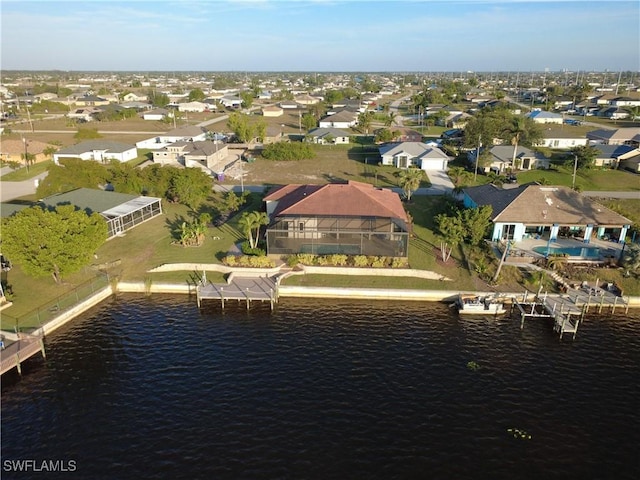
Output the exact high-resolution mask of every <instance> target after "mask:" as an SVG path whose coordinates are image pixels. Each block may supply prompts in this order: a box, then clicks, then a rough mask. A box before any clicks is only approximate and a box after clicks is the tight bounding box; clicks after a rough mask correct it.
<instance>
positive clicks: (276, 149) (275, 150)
mask: <svg viewBox="0 0 640 480" xmlns="http://www.w3.org/2000/svg"><path fill="white" fill-rule="evenodd" d="M315 155H316V153H315V151H314V150H313V148H312V147H311V146H310V145H308V144H306V143H301V142H292V143H283V142H280V143H273V144H271V145H267V146H266V147H265V149H264V150H263V151H262V156H263V157H264V158H266V159H267V160H284V161H291V160H304V159H307V158H314V157H315Z"/></svg>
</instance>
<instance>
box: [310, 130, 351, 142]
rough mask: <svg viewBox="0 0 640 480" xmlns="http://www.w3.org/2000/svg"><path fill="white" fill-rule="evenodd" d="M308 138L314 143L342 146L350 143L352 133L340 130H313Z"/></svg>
mask: <svg viewBox="0 0 640 480" xmlns="http://www.w3.org/2000/svg"><path fill="white" fill-rule="evenodd" d="M306 136H307V138H308V139H309V140H310V141H311V142H312V143H318V144H321V145H327V144H329V145H334V144H336V145H340V144H347V143H349V136H350V133H349V132H345V131H344V130H340V129H339V128H313V129H311V130H309V133H308V134H307V135H306Z"/></svg>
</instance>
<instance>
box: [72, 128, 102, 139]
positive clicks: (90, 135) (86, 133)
mask: <svg viewBox="0 0 640 480" xmlns="http://www.w3.org/2000/svg"><path fill="white" fill-rule="evenodd" d="M73 138H75V139H76V140H94V139H96V138H102V135H101V134H100V133H99V132H98V129H97V128H83V127H80V128H78V131H77V132H76V133H75V134H74V135H73Z"/></svg>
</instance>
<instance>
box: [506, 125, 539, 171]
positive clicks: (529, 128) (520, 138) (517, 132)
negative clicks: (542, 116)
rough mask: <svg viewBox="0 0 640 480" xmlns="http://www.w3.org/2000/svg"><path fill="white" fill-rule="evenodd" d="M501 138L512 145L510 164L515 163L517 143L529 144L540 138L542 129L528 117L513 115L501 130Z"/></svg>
mask: <svg viewBox="0 0 640 480" xmlns="http://www.w3.org/2000/svg"><path fill="white" fill-rule="evenodd" d="M502 138H504V139H505V140H507V141H508V142H510V143H511V145H513V157H512V164H515V160H516V155H517V153H518V145H526V146H531V145H533V144H534V143H536V142H538V141H539V140H541V139H542V129H541V128H540V126H539V125H538V124H537V123H535V122H534V121H533V120H531V119H530V118H526V117H521V116H513V117H512V118H511V119H510V121H509V122H508V123H507V124H506V125H505V126H504V128H503V130H502Z"/></svg>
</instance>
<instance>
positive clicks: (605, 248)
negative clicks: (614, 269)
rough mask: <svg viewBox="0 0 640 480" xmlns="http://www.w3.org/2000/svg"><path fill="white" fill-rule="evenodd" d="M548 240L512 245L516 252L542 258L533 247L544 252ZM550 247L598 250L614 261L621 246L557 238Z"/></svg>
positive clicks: (606, 242) (521, 242) (615, 243)
mask: <svg viewBox="0 0 640 480" xmlns="http://www.w3.org/2000/svg"><path fill="white" fill-rule="evenodd" d="M548 241H549V238H548V237H547V238H544V237H542V238H540V239H538V240H536V239H527V240H521V241H520V242H517V243H516V244H515V245H514V249H516V250H524V251H526V252H530V253H531V254H532V255H534V256H536V257H544V254H540V253H538V252H536V251H535V250H534V248H535V247H539V248H543V249H545V251H546V248H547V246H548ZM550 247H551V248H552V249H553V248H599V249H600V254H601V257H602V256H613V257H615V258H616V259H618V258H619V257H620V254H621V252H622V247H623V244H621V243H617V242H610V241H606V240H599V239H593V240H591V242H590V243H584V242H581V241H579V240H576V239H573V238H558V239H557V240H555V241H552V242H551V245H550ZM586 260H594V259H593V258H587V259H586Z"/></svg>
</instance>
